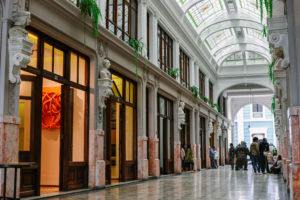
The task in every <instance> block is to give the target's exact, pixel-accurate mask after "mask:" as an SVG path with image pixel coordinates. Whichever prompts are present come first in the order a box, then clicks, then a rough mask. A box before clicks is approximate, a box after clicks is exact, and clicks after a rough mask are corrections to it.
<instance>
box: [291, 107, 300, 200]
mask: <svg viewBox="0 0 300 200" xmlns="http://www.w3.org/2000/svg"><path fill="white" fill-rule="evenodd" d="M299 115H300V106H295V107H290V108H289V109H288V116H289V126H290V128H289V129H290V141H292V142H291V153H292V160H291V164H290V171H289V179H290V190H291V195H292V196H291V199H300V123H299Z"/></svg>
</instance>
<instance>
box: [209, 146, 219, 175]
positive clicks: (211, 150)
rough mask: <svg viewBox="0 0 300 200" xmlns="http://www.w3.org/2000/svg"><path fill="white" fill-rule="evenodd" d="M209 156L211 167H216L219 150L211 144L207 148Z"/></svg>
mask: <svg viewBox="0 0 300 200" xmlns="http://www.w3.org/2000/svg"><path fill="white" fill-rule="evenodd" d="M209 158H210V166H211V168H213V169H215V168H218V167H219V165H218V160H219V152H218V151H217V149H216V147H214V146H212V147H210V148H209Z"/></svg>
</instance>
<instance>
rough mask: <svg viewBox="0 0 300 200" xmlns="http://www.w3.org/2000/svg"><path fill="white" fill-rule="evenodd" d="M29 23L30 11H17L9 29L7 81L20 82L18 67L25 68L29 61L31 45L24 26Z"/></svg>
mask: <svg viewBox="0 0 300 200" xmlns="http://www.w3.org/2000/svg"><path fill="white" fill-rule="evenodd" d="M29 24H30V12H27V11H21V12H18V16H17V18H16V21H15V23H14V26H13V27H12V28H11V29H9V39H8V51H9V82H10V83H12V84H20V83H21V78H20V69H21V68H26V67H27V64H29V63H30V55H31V53H32V45H33V43H32V42H30V40H29V37H28V32H27V31H26V29H25V26H28V25H29Z"/></svg>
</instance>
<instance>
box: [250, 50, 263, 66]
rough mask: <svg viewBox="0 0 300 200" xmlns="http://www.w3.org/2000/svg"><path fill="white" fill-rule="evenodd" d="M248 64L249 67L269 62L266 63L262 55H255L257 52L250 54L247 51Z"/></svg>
mask: <svg viewBox="0 0 300 200" xmlns="http://www.w3.org/2000/svg"><path fill="white" fill-rule="evenodd" d="M245 53H246V59H247V60H246V63H247V64H248V65H254V64H267V63H268V62H267V61H266V59H265V58H263V57H262V56H261V55H259V54H257V53H255V52H250V51H246V52H245Z"/></svg>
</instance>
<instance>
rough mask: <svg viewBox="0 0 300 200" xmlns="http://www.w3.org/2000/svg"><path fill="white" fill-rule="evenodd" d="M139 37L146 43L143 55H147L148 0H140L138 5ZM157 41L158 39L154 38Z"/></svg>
mask: <svg viewBox="0 0 300 200" xmlns="http://www.w3.org/2000/svg"><path fill="white" fill-rule="evenodd" d="M138 19H139V20H138V37H137V38H141V39H142V42H143V43H144V47H143V54H144V55H143V56H146V57H147V46H146V44H147V0H139V6H138ZM156 34H157V33H156ZM154 41H156V40H154Z"/></svg>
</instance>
